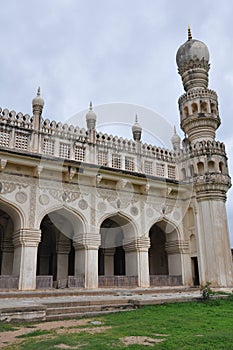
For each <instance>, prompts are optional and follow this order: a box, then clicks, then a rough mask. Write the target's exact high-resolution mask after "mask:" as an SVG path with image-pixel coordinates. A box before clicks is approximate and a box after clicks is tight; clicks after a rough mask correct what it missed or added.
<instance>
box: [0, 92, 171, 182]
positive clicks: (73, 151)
mask: <svg viewBox="0 0 233 350" xmlns="http://www.w3.org/2000/svg"><path fill="white" fill-rule="evenodd" d="M40 99H41V98H40V96H38V97H37V98H36V101H34V105H33V106H34V107H35V106H37V105H35V102H37V100H39V102H40ZM39 102H38V103H37V104H38V105H39ZM39 107H40V108H42V103H41V105H39ZM93 113H94V112H92V114H93ZM35 118H36V123H35V122H34V119H35ZM0 148H2V149H4V150H12V151H17V153H19V154H20V152H21V151H22V152H23V154H24V155H25V154H26V153H28V155H30V154H36V155H39V156H40V157H41V156H42V157H45V158H46V157H55V158H56V159H57V158H58V159H59V158H60V159H62V160H66V161H78V162H85V163H91V164H95V165H98V166H101V167H102V166H105V167H110V168H116V169H120V170H126V171H130V172H135V173H143V174H146V175H150V176H157V177H160V178H168V179H172V180H178V171H177V164H176V160H177V158H176V154H175V152H174V151H172V150H169V149H165V148H162V147H156V146H153V145H151V144H147V143H142V142H141V141H140V140H139V139H136V140H133V139H127V138H122V137H118V136H113V135H110V134H107V133H101V132H98V131H96V130H95V129H93V128H92V129H88V130H87V129H84V128H79V127H77V126H73V125H68V124H67V123H61V122H57V121H55V120H49V119H43V118H42V117H41V116H40V115H34V116H32V117H31V116H30V115H28V114H26V115H23V114H22V113H17V114H16V112H14V111H11V112H9V110H8V109H4V110H3V111H2V110H1V113H0ZM4 161H5V159H1V164H3V163H4ZM4 168H5V166H4V167H2V168H1V171H2V170H3V169H4Z"/></svg>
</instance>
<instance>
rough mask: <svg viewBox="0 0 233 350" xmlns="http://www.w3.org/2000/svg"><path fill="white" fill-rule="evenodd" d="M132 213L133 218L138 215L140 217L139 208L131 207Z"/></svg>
mask: <svg viewBox="0 0 233 350" xmlns="http://www.w3.org/2000/svg"><path fill="white" fill-rule="evenodd" d="M130 213H131V214H132V215H133V216H137V215H138V208H137V207H131V208H130Z"/></svg>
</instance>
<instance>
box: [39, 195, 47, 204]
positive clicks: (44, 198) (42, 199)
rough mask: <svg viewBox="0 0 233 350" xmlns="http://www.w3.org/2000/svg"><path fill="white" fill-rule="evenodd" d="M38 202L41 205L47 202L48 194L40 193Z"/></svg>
mask: <svg viewBox="0 0 233 350" xmlns="http://www.w3.org/2000/svg"><path fill="white" fill-rule="evenodd" d="M39 202H40V204H42V205H47V204H49V196H47V194H41V195H40V197H39Z"/></svg>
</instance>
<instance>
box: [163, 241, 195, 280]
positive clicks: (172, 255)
mask: <svg viewBox="0 0 233 350" xmlns="http://www.w3.org/2000/svg"><path fill="white" fill-rule="evenodd" d="M166 252H167V256H168V271H169V276H180V275H181V276H182V282H183V284H184V285H189V284H192V275H191V262H190V256H189V243H188V241H182V240H175V241H170V242H167V243H166Z"/></svg>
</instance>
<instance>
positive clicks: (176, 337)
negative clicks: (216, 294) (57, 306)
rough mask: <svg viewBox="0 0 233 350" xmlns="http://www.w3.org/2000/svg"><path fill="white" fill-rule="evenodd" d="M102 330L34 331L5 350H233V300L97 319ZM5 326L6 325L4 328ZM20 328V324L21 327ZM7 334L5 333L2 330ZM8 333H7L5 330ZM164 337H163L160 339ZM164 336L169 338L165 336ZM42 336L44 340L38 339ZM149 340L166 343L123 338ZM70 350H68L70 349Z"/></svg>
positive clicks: (167, 306) (155, 308)
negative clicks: (128, 342) (128, 341)
mask: <svg viewBox="0 0 233 350" xmlns="http://www.w3.org/2000/svg"><path fill="white" fill-rule="evenodd" d="M94 319H95V320H98V321H101V322H102V324H101V325H100V326H106V327H109V326H110V327H111V328H108V329H105V330H103V331H102V332H101V333H94V334H90V333H88V332H86V331H85V328H86V327H88V328H90V327H92V328H99V327H100V326H98V325H93V324H88V325H86V326H85V327H84V328H83V326H82V327H81V326H77V327H76V328H77V329H78V330H81V329H82V331H80V332H77V333H68V332H66V333H65V334H57V333H56V330H51V331H48V330H46V332H44V331H35V330H34V331H33V330H32V332H31V333H29V334H28V335H27V336H26V337H25V339H21V340H22V342H20V344H17V345H11V346H8V347H6V348H5V349H8V350H9V349H11V350H13V349H17V350H21V349H24V350H32V349H36V350H40V349H41V350H42V349H46V350H50V349H58V348H57V347H56V346H58V345H60V344H65V345H66V346H69V347H70V348H71V349H72V348H73V349H74V348H76V347H77V348H78V349H85V350H86V349H90V350H92V349H94V350H106V349H116V350H118V349H129V350H132V349H134V350H136V349H138V350H139V349H140V350H142V349H151V348H155V349H158V350H160V349H166V350H173V349H177V350H181V349H185V350H193V349H195V350H218V349H224V350H230V349H233V297H230V298H228V299H227V300H209V301H207V302H205V303H204V302H191V303H175V304H164V305H157V306H148V307H143V308H141V309H138V310H135V311H130V312H123V313H116V314H109V315H105V316H100V317H95V318H94ZM1 326H2V325H1ZM18 326H19V325H18V324H17V327H18ZM1 330H2V331H3V330H4V329H2V328H1ZM4 331H5V330H4ZM159 334H161V336H159ZM163 334H165V335H167V336H163ZM38 336H40V337H38ZM129 336H147V337H150V338H153V339H164V341H163V342H161V343H156V344H154V345H153V346H145V345H142V344H141V345H135V344H134V345H130V346H128V347H127V346H126V345H124V344H123V343H122V342H121V341H120V338H124V337H129ZM67 349H68V348H67Z"/></svg>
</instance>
